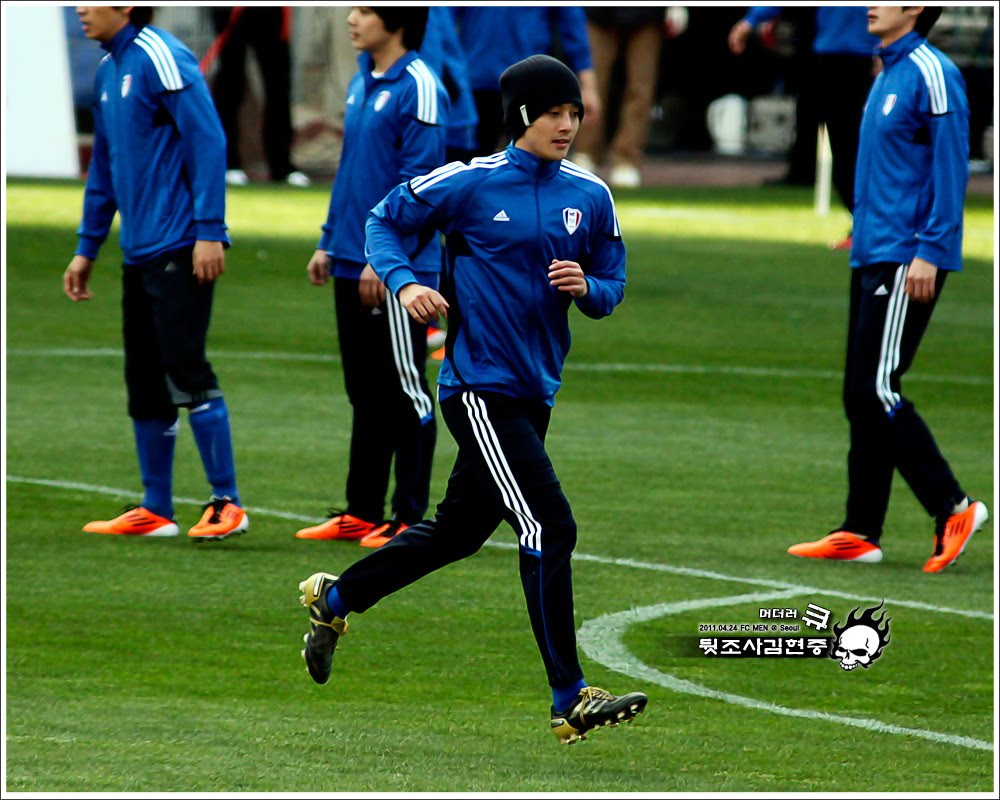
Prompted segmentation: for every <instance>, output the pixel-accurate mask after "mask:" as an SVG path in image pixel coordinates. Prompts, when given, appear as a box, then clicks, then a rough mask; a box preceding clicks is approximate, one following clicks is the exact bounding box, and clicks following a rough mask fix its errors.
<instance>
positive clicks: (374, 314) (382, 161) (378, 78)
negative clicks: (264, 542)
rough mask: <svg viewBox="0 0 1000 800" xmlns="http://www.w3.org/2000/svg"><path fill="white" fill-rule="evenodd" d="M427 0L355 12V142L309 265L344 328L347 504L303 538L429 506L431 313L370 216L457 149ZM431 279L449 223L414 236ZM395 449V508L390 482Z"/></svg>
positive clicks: (378, 524) (345, 532)
mask: <svg viewBox="0 0 1000 800" xmlns="http://www.w3.org/2000/svg"><path fill="white" fill-rule="evenodd" d="M426 24H427V9H426V8H415V7H414V8H402V7H388V6H382V7H374V6H373V7H371V8H368V7H360V6H359V7H355V8H354V9H353V10H352V11H351V13H350V15H349V16H348V18H347V26H348V31H349V33H350V36H351V41H352V44H353V45H354V47H355V48H356V49H358V50H360V51H361V53H360V54H359V56H358V65H359V70H358V72H357V74H355V76H354V77H353V78H352V80H351V82H350V84H349V85H348V87H347V103H346V110H345V113H344V144H343V148H342V150H341V155H340V165H339V167H338V169H337V176H336V179H335V180H334V184H333V192H332V193H331V196H330V210H329V213H328V215H327V220H326V223H325V224H324V225H323V235H322V237H321V238H320V241H319V244H318V245H317V249H316V252H315V253H314V254H313V256H312V258H311V259H310V261H309V264H308V266H307V271H308V274H309V277H310V278H311V280H312V283H313V284H314V285H316V286H322V285H323V284H325V283H326V282H327V281H328V280H329V277H330V276H331V275H332V276H333V279H334V287H333V288H334V303H335V307H336V315H337V335H338V339H339V342H340V354H341V358H342V364H343V369H344V384H345V387H346V389H347V396H348V399H349V400H350V402H351V409H352V413H353V424H352V428H351V450H350V465H349V468H348V475H347V490H346V494H347V508H346V509H344V510H343V511H339V510H336V511H332V512H331V518H330V519H329V520H327V521H326V522H324V523H322V524H320V525H314V526H309V527H307V528H303V529H301V530H299V531H298V532H297V533H296V534H295V535H296V537H298V538H300V539H359V540H360V543H361V544H362V545H364V546H365V547H380V546H381V545H383V544H385V543H386V542H387V541H388V540H389V539H390V538H392V537H393V536H394V535H396V534H397V533H398V532H399V531H401V530H405V528H406V527H407V526H408V525H412V524H414V523H415V522H419V521H420V520H421V519H423V516H424V512H425V511H426V510H427V505H428V500H429V492H430V479H431V465H432V462H433V457H434V444H435V438H436V421H435V414H434V398H433V396H432V395H431V392H430V389H429V387H428V384H427V377H426V361H427V325H426V320H424V321H422V322H417V321H416V320H413V319H411V318H410V317H409V315H408V314H407V313H406V311H405V310H404V309H403V307H402V306H401V305H400V304H399V301H398V300H397V299H396V297H395V295H389V296H386V292H385V287H384V286H383V285H382V283H381V281H380V280H379V279H378V276H376V274H375V272H374V271H373V270H372V268H371V267H370V266H368V265H367V259H366V256H365V219H366V218H367V216H368V212H369V211H370V210H371V209H372V207H373V206H375V205H376V204H377V203H378V202H379V201H380V200H381V199H382V198H383V197H385V195H386V193H387V192H388V191H389V190H390V189H391V188H392V187H393V186H395V185H396V184H398V183H399V182H400V181H405V180H409V179H410V178H413V177H415V176H417V175H421V174H423V173H425V172H428V171H429V170H432V169H434V168H435V167H438V166H440V165H441V164H443V163H444V160H445V124H446V122H447V118H448V111H449V105H448V95H447V93H446V92H445V90H444V87H443V86H442V85H441V81H440V80H439V79H438V77H437V76H436V75H435V74H434V72H433V71H432V70H431V69H430V68H429V67H428V66H427V64H426V63H424V61H423V59H421V58H420V55H419V54H418V53H417V50H416V48H417V46H418V45H419V44H420V41H421V39H422V38H423V34H424V28H425V26H426ZM405 246H406V251H407V254H408V255H409V256H410V258H411V259H412V263H413V267H414V269H415V270H416V271H417V272H418V273H419V274H420V277H421V280H422V281H425V282H427V283H428V284H429V285H432V286H436V285H437V280H438V275H439V273H440V272H441V244H440V235H439V234H438V233H437V232H435V231H432V230H428V231H422V232H421V233H420V234H419V235H414V236H412V237H410V238H409V239H408V240H407V242H406V245H405ZM393 461H395V469H394V473H395V478H396V488H395V490H394V492H393V495H392V514H391V518H389V519H386V518H385V501H386V493H387V491H388V486H389V476H390V471H392V469H393Z"/></svg>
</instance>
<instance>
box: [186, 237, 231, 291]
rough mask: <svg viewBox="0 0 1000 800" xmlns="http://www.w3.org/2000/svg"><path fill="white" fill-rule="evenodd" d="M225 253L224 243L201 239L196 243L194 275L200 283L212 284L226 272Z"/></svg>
mask: <svg viewBox="0 0 1000 800" xmlns="http://www.w3.org/2000/svg"><path fill="white" fill-rule="evenodd" d="M223 253H224V250H223V249H222V242H209V241H205V240H204V239H199V240H198V241H197V242H195V243H194V252H193V253H192V255H191V260H192V261H193V262H194V275H195V277H196V278H197V279H198V283H202V284H204V283H211V282H212V281H214V280H215V279H216V278H218V277H219V276H220V275H221V274H222V273H223V272H224V271H225V269H226V257H225V255H223Z"/></svg>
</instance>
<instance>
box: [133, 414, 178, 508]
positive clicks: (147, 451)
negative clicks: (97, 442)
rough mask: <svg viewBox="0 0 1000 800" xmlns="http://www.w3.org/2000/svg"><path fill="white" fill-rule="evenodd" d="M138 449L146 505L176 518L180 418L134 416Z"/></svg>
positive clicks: (136, 446)
mask: <svg viewBox="0 0 1000 800" xmlns="http://www.w3.org/2000/svg"><path fill="white" fill-rule="evenodd" d="M132 429H133V431H134V432H135V449H136V452H137V453H138V455H139V473H140V474H141V475H142V485H143V487H144V489H145V493H144V494H143V498H142V506H143V508H148V509H149V510H150V511H152V512H153V513H154V514H159V515H160V516H161V517H166V518H167V519H173V518H174V498H173V483H172V482H173V474H174V443H175V442H176V441H177V420H176V419H173V420H166V419H133V420H132Z"/></svg>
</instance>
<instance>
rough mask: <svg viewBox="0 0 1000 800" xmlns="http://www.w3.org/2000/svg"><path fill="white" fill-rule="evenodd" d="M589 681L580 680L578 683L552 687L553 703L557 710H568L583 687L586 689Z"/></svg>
mask: <svg viewBox="0 0 1000 800" xmlns="http://www.w3.org/2000/svg"><path fill="white" fill-rule="evenodd" d="M586 686H587V682H586V681H585V680H578V681H577V682H576V683H571V684H570V685H569V686H563V687H561V688H558V689H557V688H556V687H555V686H553V687H552V705H553V706H555V709H556V711H564V710H566V709H567V708H568V707H569V705H570V703H572V702H573V701H574V700H576V697H577V695H578V694H580V690H581V689H585V688H586Z"/></svg>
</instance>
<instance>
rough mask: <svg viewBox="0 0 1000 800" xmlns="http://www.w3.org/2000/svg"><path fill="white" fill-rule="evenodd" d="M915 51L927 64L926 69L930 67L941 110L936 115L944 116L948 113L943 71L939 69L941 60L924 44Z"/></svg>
mask: <svg viewBox="0 0 1000 800" xmlns="http://www.w3.org/2000/svg"><path fill="white" fill-rule="evenodd" d="M917 51H918V52H919V53H920V57H921V58H923V59H924V60H925V61H926V62H927V65H928V67H930V71H931V75H933V76H934V79H935V83H936V85H937V87H938V95H939V97H940V99H941V110H940V112H938V113H941V114H945V113H947V111H948V84H947V83H945V80H944V69H942V67H941V59H940V58H938V57H937V56H936V55H935V54H934V52H933V51H932V50H931V49H930V48H929V47H928V46H927V45H926V44H922V45H920V47H918V48H917Z"/></svg>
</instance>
